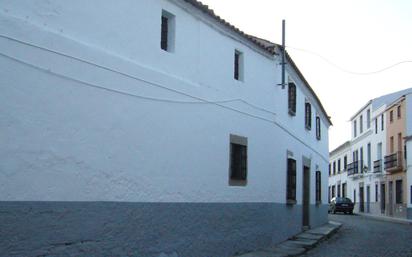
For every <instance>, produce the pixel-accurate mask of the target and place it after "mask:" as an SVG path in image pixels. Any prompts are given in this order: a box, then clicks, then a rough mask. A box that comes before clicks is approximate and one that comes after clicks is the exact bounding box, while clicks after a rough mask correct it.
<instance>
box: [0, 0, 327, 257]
mask: <svg viewBox="0 0 412 257" xmlns="http://www.w3.org/2000/svg"><path fill="white" fill-rule="evenodd" d="M0 3H1V6H2V8H1V10H0V49H1V50H0V66H1V67H2V69H0V81H1V89H2V93H1V94H0V106H1V108H0V117H1V119H0V120H1V121H0V127H1V130H2V137H1V138H0V152H1V156H2V157H1V162H0V169H1V170H2V172H1V173H0V201H3V202H5V201H7V202H16V201H30V202H43V201H54V202H102V201H103V202H130V203H199V204H203V203H205V204H206V203H207V204H211V203H218V204H222V203H227V204H233V203H236V204H249V203H256V204H258V203H268V204H272V205H276V206H277V207H276V208H281V210H282V211H284V212H285V213H286V212H291V213H292V215H290V213H289V214H279V215H283V216H282V218H283V219H285V224H293V226H292V227H293V229H292V228H291V227H289V228H287V227H286V226H285V227H284V228H283V227H282V228H280V227H279V228H276V227H274V228H273V230H272V232H270V233H274V232H273V231H278V232H276V233H278V234H267V240H269V241H281V240H283V239H285V238H287V237H289V236H291V235H292V234H293V233H296V232H297V230H299V231H300V229H301V227H302V222H301V218H302V215H303V214H302V208H301V205H302V204H303V195H304V193H303V186H302V185H303V172H302V167H303V165H306V166H309V167H308V168H310V191H309V196H310V205H311V209H310V213H311V214H310V215H311V216H310V224H311V226H317V225H320V224H322V223H324V222H326V214H325V213H326V212H325V211H326V201H327V200H326V196H327V186H326V185H327V181H326V177H327V175H326V174H327V173H326V171H327V169H328V127H329V125H330V121H329V119H328V117H327V115H326V113H325V112H324V110H323V107H322V106H321V104H320V102H319V100H318V99H317V97H316V95H314V93H313V91H312V89H311V88H310V87H309V85H308V84H307V82H306V81H305V80H304V78H303V77H302V75H301V74H300V72H299V71H298V70H296V69H295V68H296V67H295V66H293V65H288V67H287V75H288V76H287V77H288V78H289V81H290V82H294V83H295V84H296V87H297V99H296V106H297V108H296V115H295V116H292V115H290V114H289V113H288V90H287V89H282V88H281V87H280V86H278V84H279V83H280V72H281V66H280V65H279V63H280V58H279V56H278V55H273V54H271V53H270V51H268V50H265V49H264V48H263V47H260V46H259V45H257V44H256V43H255V42H253V40H250V38H248V37H245V36H242V34H240V33H239V32H236V31H235V30H233V29H231V28H229V26H227V25H224V24H222V23H221V22H219V21H217V20H216V18H214V17H212V16H211V15H207V14H205V12H204V11H202V10H201V9H200V8H198V7H196V4H193V3H191V1H183V0H179V1H177V0H173V1H163V0H162V1H161V0H159V1H152V0H142V1H121V2H113V1H108V0H107V1H90V2H87V3H86V2H84V1H70V2H68V1H63V0H58V1H53V2H49V1H46V0H35V1H11V0H0ZM97 5H98V6H99V8H98V9H96V6H97ZM165 11H166V12H167V13H169V14H172V15H173V19H174V22H173V25H172V26H174V28H173V31H174V32H173V33H174V35H173V40H174V42H173V49H171V51H164V50H162V49H161V48H160V41H161V38H160V37H161V33H160V31H161V30H160V28H161V16H162V13H163V12H165ZM170 31H172V30H170ZM171 33H172V32H171ZM235 51H238V52H241V53H242V64H241V65H242V71H241V72H242V74H241V75H242V76H241V80H235V79H234V78H233V69H234V67H233V56H234V53H235ZM307 102H309V103H310V104H311V106H312V112H311V116H312V129H310V130H308V129H307V128H305V103H307ZM316 117H319V118H320V125H321V127H320V130H321V138H320V139H317V137H316V124H315V121H316ZM231 135H236V136H241V137H245V138H247V155H248V157H247V184H246V185H244V186H231V185H230V184H229V182H228V180H229V179H228V177H229V167H230V136H231ZM288 157H291V158H294V159H295V160H296V164H297V167H298V169H297V173H296V176H297V177H296V185H297V186H296V204H295V205H294V206H289V205H286V191H287V190H286V180H287V177H286V174H287V173H286V170H287V158H288ZM315 171H321V174H322V178H323V179H322V180H321V181H322V186H321V195H322V196H323V198H322V202H323V204H322V202H317V201H316V199H315V182H316V178H315ZM208 206H209V205H208ZM271 208H274V207H271ZM221 209H223V208H221ZM261 211H262V212H265V214H264V215H269V214H270V213H271V211H266V210H261ZM268 213H269V214H268ZM219 215H220V214H219ZM219 215H217V216H219ZM231 216H232V217H233V219H235V218H236V215H234V214H233V213H231V214H230V213H229V216H228V217H231ZM278 218H279V217H278ZM278 218H273V220H277V219H278ZM255 219H258V217H255ZM172 220H173V219H172ZM193 222H194V221H193ZM222 222H224V221H222ZM259 226H262V229H264V226H266V227H267V224H259ZM274 226H278V225H274ZM279 226H280V225H279ZM282 226H283V225H282ZM288 226H289V225H288ZM228 231H233V228H230V229H228ZM239 231H240V230H239ZM280 231H282V232H280ZM220 236H221V237H222V238H227V237H228V236H227V235H225V234H224V233H222V234H221V235H220ZM196 246H198V247H199V248H202V247H203V246H199V245H196ZM255 246H256V245H254V247H255ZM244 247H245V249H243V250H247V249H246V247H248V246H247V245H245V246H244ZM208 248H213V247H210V244H209V245H208ZM217 249H218V247H216V249H213V250H217ZM225 249H226V251H228V250H230V247H226V248H225ZM199 251H200V250H199ZM191 254H193V252H192V253H190V254H189V255H190V256H194V255H191ZM205 254H207V253H205ZM214 254H216V253H214ZM221 254H222V255H220V256H224V255H226V254H230V253H228V252H225V253H221ZM212 255H213V254H212ZM218 255H219V254H218Z"/></svg>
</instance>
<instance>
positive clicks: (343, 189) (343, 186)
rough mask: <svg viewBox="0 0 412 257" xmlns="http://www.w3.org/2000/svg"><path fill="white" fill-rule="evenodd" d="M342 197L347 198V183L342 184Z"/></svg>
mask: <svg viewBox="0 0 412 257" xmlns="http://www.w3.org/2000/svg"><path fill="white" fill-rule="evenodd" d="M342 197H346V183H343V184H342Z"/></svg>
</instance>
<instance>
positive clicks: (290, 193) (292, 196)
mask: <svg viewBox="0 0 412 257" xmlns="http://www.w3.org/2000/svg"><path fill="white" fill-rule="evenodd" d="M287 168H288V170H287V200H296V161H295V160H293V159H288V167H287Z"/></svg>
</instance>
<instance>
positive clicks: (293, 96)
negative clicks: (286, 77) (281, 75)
mask: <svg viewBox="0 0 412 257" xmlns="http://www.w3.org/2000/svg"><path fill="white" fill-rule="evenodd" d="M296 103H297V92H296V84H295V83H293V82H289V84H288V111H289V115H291V116H296Z"/></svg>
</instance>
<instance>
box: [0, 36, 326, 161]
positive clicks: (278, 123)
mask: <svg viewBox="0 0 412 257" xmlns="http://www.w3.org/2000/svg"><path fill="white" fill-rule="evenodd" d="M0 37H3V38H6V39H8V40H12V41H15V42H19V43H21V44H25V45H28V46H31V47H35V48H38V49H42V50H44V51H48V52H51V53H55V54H57V55H60V56H64V57H67V58H70V59H73V60H77V61H80V62H84V63H87V64H89V65H93V66H96V67H99V68H101V69H104V70H107V71H110V72H114V73H117V74H120V75H123V76H125V77H128V78H132V79H134V80H138V81H141V82H144V83H148V84H151V85H153V86H156V87H159V88H163V89H165V90H168V91H171V92H175V93H178V94H181V95H184V96H187V97H190V98H193V99H196V100H199V101H201V102H204V103H208V104H214V105H216V106H219V107H221V108H224V109H227V110H230V111H234V112H237V113H239V114H241V115H245V116H248V117H250V118H255V119H258V120H261V121H264V122H268V123H271V124H275V125H276V126H277V127H279V128H280V129H281V130H283V131H284V132H285V133H287V134H289V135H290V136H291V137H292V138H294V139H295V140H297V141H298V142H300V143H301V144H303V145H304V146H306V147H307V148H309V149H311V150H312V151H313V152H314V153H316V154H317V155H318V156H319V157H320V158H321V159H323V160H324V161H325V162H328V161H329V160H328V158H327V157H325V156H323V155H322V154H321V153H320V152H319V151H318V150H317V149H315V148H314V147H312V146H310V145H309V144H307V143H306V142H305V141H304V140H302V139H301V138H299V137H298V136H296V135H295V134H293V133H292V132H291V131H290V130H289V129H287V128H286V127H285V126H284V125H282V124H281V123H280V122H277V121H276V120H270V119H267V118H264V117H260V116H258V115H255V114H251V113H248V112H245V111H241V110H238V109H236V108H232V107H229V106H226V105H223V104H222V103H219V102H211V101H208V100H205V99H203V98H200V97H197V96H193V95H190V94H188V93H185V92H181V91H179V90H176V89H172V88H169V87H166V86H163V85H161V84H158V83H154V82H150V81H147V80H145V79H142V78H138V77H135V76H132V75H129V74H127V73H124V72H121V71H117V70H114V69H111V68H108V67H105V66H102V65H99V64H96V63H92V62H89V61H86V60H82V59H80V58H78V57H74V56H70V55H67V54H64V53H60V52H58V51H54V50H51V49H47V48H44V47H41V46H37V45H33V44H30V43H27V42H24V41H20V40H18V39H14V38H11V37H8V36H4V35H1V34H0ZM0 56H3V57H5V58H8V59H11V60H13V61H15V62H18V63H21V64H23V65H26V66H28V67H32V68H34V69H37V70H40V71H42V72H45V73H49V74H53V75H54V76H57V77H60V78H63V79H68V80H71V81H74V82H77V83H80V84H84V85H87V86H90V87H95V88H99V89H102V90H107V91H111V92H115V93H120V94H123V95H128V96H132V97H138V98H144V99H147V100H156V101H168V102H171V101H174V102H175V103H177V102H179V103H190V102H185V101H183V102H180V101H176V100H169V99H159V98H151V97H146V96H139V95H134V94H131V93H127V92H122V91H117V90H114V89H109V88H106V87H103V86H99V85H95V84H92V83H89V82H85V81H82V80H79V79H76V78H72V77H69V76H66V75H63V74H60V73H57V72H53V71H51V70H50V69H46V68H43V67H39V66H36V65H34V64H31V63H28V62H26V61H23V60H20V59H18V58H15V57H12V56H10V55H7V54H4V53H0ZM234 100H237V99H234ZM240 100H241V99H240ZM227 101H233V100H227ZM241 101H244V100H241ZM223 102H225V101H223ZM244 102H245V101H244ZM191 103H193V102H191ZM245 103H246V102H245ZM247 104H248V105H250V106H252V107H253V106H254V105H252V104H249V103H247ZM254 107H256V106H254ZM257 108H260V107H257ZM262 110H264V111H267V110H265V109H262ZM267 112H269V113H270V111H267ZM272 114H275V115H276V113H272Z"/></svg>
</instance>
